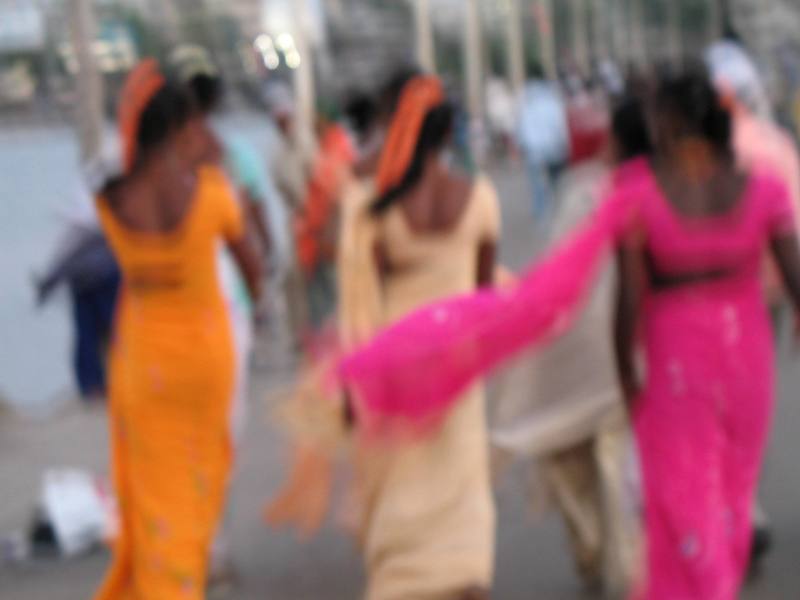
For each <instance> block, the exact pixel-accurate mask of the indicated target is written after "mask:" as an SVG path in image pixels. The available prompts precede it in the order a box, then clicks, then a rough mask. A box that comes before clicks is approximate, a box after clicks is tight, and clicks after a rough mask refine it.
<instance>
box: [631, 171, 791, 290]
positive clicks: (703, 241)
mask: <svg viewBox="0 0 800 600" xmlns="http://www.w3.org/2000/svg"><path fill="white" fill-rule="evenodd" d="M642 173H643V176H642V181H641V182H639V185H640V186H641V187H640V188H639V190H638V194H640V195H641V198H642V201H641V204H640V207H639V211H640V225H641V227H642V230H643V231H642V234H643V235H644V248H643V249H644V251H645V253H646V256H647V263H648V267H649V270H650V276H651V281H656V282H657V281H658V280H662V279H663V280H666V281H667V282H669V281H673V282H674V284H675V285H671V286H670V287H680V283H681V280H682V278H686V277H688V278H689V279H688V280H689V281H697V282H698V283H699V282H703V281H705V282H710V281H712V280H725V279H731V278H733V279H736V280H742V279H745V280H747V281H748V282H751V283H758V282H759V280H760V279H759V278H760V270H761V264H762V257H763V255H764V251H765V250H766V249H767V247H768V245H769V242H770V239H771V238H772V237H773V235H775V234H780V233H785V232H790V231H793V212H792V208H791V205H790V204H789V202H788V198H787V192H786V189H785V187H784V186H783V185H782V184H781V183H780V182H779V181H777V180H776V179H774V178H773V177H771V176H770V175H767V174H764V173H754V174H752V175H749V176H748V177H747V179H746V181H745V182H744V184H743V186H742V187H741V191H740V193H739V195H738V197H737V198H735V199H734V201H733V202H732V203H730V206H729V208H727V209H726V210H725V211H723V212H719V213H717V214H702V215H700V214H698V215H687V214H684V213H683V212H682V210H681V209H680V208H679V207H678V206H677V205H676V204H675V203H674V202H672V201H671V200H670V199H669V198H668V197H667V195H666V193H665V192H664V190H663V187H662V186H661V185H660V184H659V181H658V179H657V177H656V175H655V173H654V172H653V170H652V169H647V170H644V171H643V172H642Z"/></svg>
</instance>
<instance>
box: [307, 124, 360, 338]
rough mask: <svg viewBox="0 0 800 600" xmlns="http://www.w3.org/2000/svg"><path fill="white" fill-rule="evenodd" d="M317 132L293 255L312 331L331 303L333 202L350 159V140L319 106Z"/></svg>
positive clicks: (333, 287) (330, 310)
mask: <svg viewBox="0 0 800 600" xmlns="http://www.w3.org/2000/svg"><path fill="white" fill-rule="evenodd" d="M317 137H318V139H319V149H318V152H317V156H316V160H315V161H314V165H313V167H312V170H311V177H310V179H309V182H308V189H307V192H306V198H305V200H304V202H303V206H302V209H301V210H300V211H299V212H298V213H297V215H296V218H295V222H294V232H295V236H296V240H297V256H298V258H299V261H300V267H301V268H302V270H303V274H304V276H305V288H306V292H307V297H308V311H309V315H310V317H311V326H312V328H313V330H314V331H315V332H316V331H319V330H320V329H321V328H322V326H323V324H324V323H325V321H326V320H327V318H328V317H330V316H331V315H332V314H333V311H334V309H335V306H336V273H335V254H336V251H335V248H336V244H337V240H336V237H337V235H336V230H337V227H338V223H339V220H338V218H337V215H338V209H339V207H338V202H339V200H340V196H341V193H342V189H343V186H344V184H345V182H346V181H347V180H348V177H349V174H350V169H351V168H352V166H353V164H354V162H355V159H356V147H355V140H354V139H352V138H351V136H350V135H349V133H348V131H347V130H346V129H345V127H344V126H343V125H342V124H340V123H339V122H337V121H336V119H335V118H332V115H331V114H329V113H327V114H326V112H325V111H324V110H323V111H320V112H319V114H318V116H317Z"/></svg>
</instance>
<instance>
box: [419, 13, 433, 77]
mask: <svg viewBox="0 0 800 600" xmlns="http://www.w3.org/2000/svg"><path fill="white" fill-rule="evenodd" d="M414 23H415V28H416V35H417V62H419V65H420V66H421V67H422V68H423V69H424V70H425V71H427V72H429V73H435V72H436V50H435V47H434V45H433V26H432V25H431V9H430V4H429V0H414Z"/></svg>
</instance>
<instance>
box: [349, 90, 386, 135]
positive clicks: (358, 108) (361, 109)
mask: <svg viewBox="0 0 800 600" xmlns="http://www.w3.org/2000/svg"><path fill="white" fill-rule="evenodd" d="M377 113H378V107H377V105H376V103H375V101H374V100H373V99H372V97H371V96H369V95H368V94H364V93H362V92H356V93H353V94H351V95H350V99H349V100H348V101H347V103H346V104H345V106H344V114H345V116H346V117H347V119H348V120H349V121H350V123H351V124H352V126H353V129H354V130H355V132H356V133H357V134H358V135H359V136H364V135H366V133H367V132H368V131H369V130H370V127H372V124H373V123H374V122H375V117H376V116H377Z"/></svg>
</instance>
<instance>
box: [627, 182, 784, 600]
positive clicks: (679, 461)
mask: <svg viewBox="0 0 800 600" xmlns="http://www.w3.org/2000/svg"><path fill="white" fill-rule="evenodd" d="M640 191H641V192H642V196H641V199H640V202H639V219H638V226H640V227H641V228H642V229H643V232H644V235H645V239H646V247H647V250H648V252H649V254H650V257H651V259H652V261H653V264H654V265H655V267H656V268H657V269H658V270H659V271H661V272H664V273H669V274H680V273H682V272H683V273H686V272H698V271H703V270H710V269H725V270H730V271H731V273H732V274H731V275H729V276H728V277H726V278H725V279H722V280H718V281H715V282H713V283H710V282H706V283H703V284H695V285H687V286H682V287H678V288H674V289H672V290H670V291H659V292H651V293H649V294H648V297H647V300H646V304H645V309H644V323H643V332H642V333H643V336H644V345H645V353H646V359H647V382H646V386H645V389H644V391H643V393H642V396H641V398H639V400H638V401H637V403H636V408H635V410H634V427H635V430H636V437H637V440H638V445H639V451H640V460H641V466H642V474H643V483H644V498H645V507H646V510H645V520H646V531H647V544H648V560H647V564H648V573H649V577H648V580H647V582H646V584H645V591H644V594H643V595H642V596H641V597H642V598H643V599H646V600H733V599H734V598H736V597H737V592H738V589H739V587H740V585H741V581H742V578H743V575H744V573H745V569H746V567H747V561H748V557H749V550H750V539H751V528H752V526H751V523H752V520H751V514H750V511H751V506H752V503H753V494H754V492H755V487H756V482H757V479H758V472H759V469H760V465H761V459H762V454H763V449H764V442H765V439H766V435H767V431H768V429H769V421H770V415H771V413H772V404H773V387H774V375H773V370H774V369H773V363H774V360H773V349H772V347H773V345H772V334H771V329H770V325H769V319H768V314H767V310H766V305H765V301H764V295H763V291H762V286H761V265H762V262H761V258H762V257H763V254H764V252H765V249H766V247H767V245H768V242H769V238H770V237H771V236H772V235H774V234H776V233H784V232H787V231H792V228H793V219H794V216H793V211H792V207H791V204H790V202H789V200H788V196H787V192H786V189H785V187H783V186H782V184H780V183H778V182H777V180H774V179H772V178H770V177H767V176H762V175H754V176H752V177H751V178H750V182H749V184H748V188H747V191H746V192H745V194H744V195H743V196H742V198H741V200H740V201H739V204H738V205H737V207H736V208H735V209H734V210H733V211H732V212H731V213H730V214H728V215H725V216H721V217H712V218H702V219H692V218H685V217H682V216H680V215H679V214H678V213H676V211H675V210H674V209H673V208H672V206H671V205H670V204H669V203H668V201H667V200H666V199H665V198H664V196H663V195H662V194H661V192H660V190H659V189H658V186H657V184H656V182H655V179H654V177H652V175H650V176H649V177H648V178H647V180H646V181H645V185H644V186H643V187H642V188H641V190H640Z"/></svg>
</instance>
